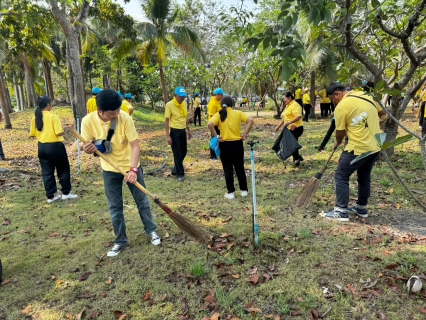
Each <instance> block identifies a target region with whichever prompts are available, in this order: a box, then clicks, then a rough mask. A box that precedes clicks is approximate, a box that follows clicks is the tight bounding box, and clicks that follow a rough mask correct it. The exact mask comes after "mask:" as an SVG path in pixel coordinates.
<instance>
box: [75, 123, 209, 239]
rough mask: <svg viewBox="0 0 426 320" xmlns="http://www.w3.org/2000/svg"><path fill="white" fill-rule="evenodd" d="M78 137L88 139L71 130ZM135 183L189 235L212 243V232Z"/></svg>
mask: <svg viewBox="0 0 426 320" xmlns="http://www.w3.org/2000/svg"><path fill="white" fill-rule="evenodd" d="M69 131H70V132H71V133H72V134H73V135H74V136H75V137H76V138H78V139H80V141H82V142H83V143H86V142H87V140H86V139H84V138H83V137H82V136H81V135H80V134H78V133H77V131H75V130H74V129H71V130H69ZM95 153H96V154H97V155H98V156H99V157H101V158H102V159H104V160H105V161H106V162H107V163H109V164H110V165H111V166H113V167H114V168H115V169H116V170H117V171H118V172H120V173H121V174H122V175H123V176H124V177H127V173H126V172H125V171H124V170H122V169H121V168H120V167H118V166H117V165H115V164H114V163H113V162H112V161H111V160H110V159H108V157H106V156H105V155H104V154H102V153H101V152H99V151H98V150H96V151H95ZM134 185H135V186H136V187H137V188H138V189H139V190H141V191H142V192H143V193H145V194H146V195H147V196H148V197H150V198H152V199H153V200H154V203H155V204H156V205H158V206H159V207H160V208H161V209H162V210H163V211H164V212H165V213H167V215H168V216H169V217H170V219H172V220H173V222H174V223H175V224H176V225H177V226H178V227H179V228H180V229H181V230H182V231H183V232H185V233H186V234H187V235H189V236H191V237H193V238H194V239H196V240H197V241H199V242H201V243H205V244H209V243H211V239H212V237H211V236H210V234H209V233H208V232H207V231H205V230H204V229H202V228H200V227H199V226H197V225H196V224H194V223H193V222H192V221H191V220H189V219H187V218H185V217H184V216H182V215H180V214H178V213H176V212H174V211H173V210H172V209H170V208H169V207H168V206H167V205H165V204H164V203H162V202H161V201H160V199H159V198H158V197H157V196H155V195H153V194H152V193H151V192H149V191H148V190H147V189H145V188H144V187H143V186H142V185H141V184H140V183H139V182H137V181H136V182H134Z"/></svg>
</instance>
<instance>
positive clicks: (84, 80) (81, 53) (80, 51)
mask: <svg viewBox="0 0 426 320" xmlns="http://www.w3.org/2000/svg"><path fill="white" fill-rule="evenodd" d="M78 51H79V56H80V57H81V56H82V55H83V47H82V46H81V34H80V33H79V34H78ZM83 62H84V61H83V58H80V67H81V74H82V81H83V89H84V97H83V99H84V101H87V97H86V78H85V76H84V68H83ZM86 111H87V109H86Z"/></svg>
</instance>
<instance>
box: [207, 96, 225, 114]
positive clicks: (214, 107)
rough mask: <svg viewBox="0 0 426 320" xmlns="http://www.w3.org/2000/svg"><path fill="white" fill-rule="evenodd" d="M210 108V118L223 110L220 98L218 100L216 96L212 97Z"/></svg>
mask: <svg viewBox="0 0 426 320" xmlns="http://www.w3.org/2000/svg"><path fill="white" fill-rule="evenodd" d="M207 108H208V109H209V120H210V119H211V118H212V117H213V116H214V115H215V114H216V113H218V112H219V111H220V110H222V105H221V104H220V100H219V101H217V100H216V98H215V97H212V98H211V99H210V101H209V104H208V106H207Z"/></svg>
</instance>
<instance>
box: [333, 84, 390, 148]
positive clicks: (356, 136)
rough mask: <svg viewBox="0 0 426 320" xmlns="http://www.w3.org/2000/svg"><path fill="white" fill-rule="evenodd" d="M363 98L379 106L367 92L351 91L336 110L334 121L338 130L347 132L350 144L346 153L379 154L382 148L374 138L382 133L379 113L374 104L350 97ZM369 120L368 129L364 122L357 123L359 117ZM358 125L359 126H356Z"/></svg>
mask: <svg viewBox="0 0 426 320" xmlns="http://www.w3.org/2000/svg"><path fill="white" fill-rule="evenodd" d="M351 95H352V96H362V98H363V99H368V100H370V101H371V102H373V104H374V105H377V104H376V103H375V101H374V100H373V98H372V97H371V96H369V95H367V94H366V93H365V92H361V91H360V92H355V91H350V92H349V93H347V94H346V95H345V96H344V97H343V99H342V101H340V102H339V104H338V107H337V108H336V109H335V110H334V119H335V121H336V130H346V134H347V136H348V138H349V142H348V144H347V145H346V147H345V151H348V152H351V151H353V152H354V154H355V155H360V154H362V153H365V152H369V151H373V152H379V151H380V147H379V146H378V143H377V141H376V139H375V137H374V135H375V134H376V133H381V132H382V131H381V130H380V125H379V116H378V114H377V112H378V111H379V110H378V109H377V108H375V106H374V105H373V104H371V103H370V102H368V101H364V100H362V99H359V98H356V97H350V96H351ZM363 114H364V118H366V119H367V124H368V127H365V124H364V122H361V121H357V119H356V118H357V117H358V116H362V115H363ZM356 123H357V124H356Z"/></svg>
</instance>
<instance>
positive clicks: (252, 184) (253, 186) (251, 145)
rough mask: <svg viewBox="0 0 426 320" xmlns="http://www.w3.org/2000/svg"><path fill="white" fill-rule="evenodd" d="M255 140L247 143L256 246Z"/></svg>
mask: <svg viewBox="0 0 426 320" xmlns="http://www.w3.org/2000/svg"><path fill="white" fill-rule="evenodd" d="M256 144H257V143H256V142H251V143H249V145H250V159H251V188H252V192H253V241H254V244H255V245H256V246H258V245H259V233H260V232H259V225H258V223H257V198H256V175H255V172H254V146H255V145H256Z"/></svg>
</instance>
